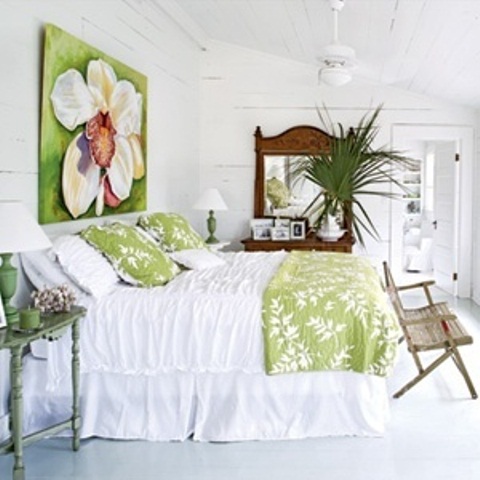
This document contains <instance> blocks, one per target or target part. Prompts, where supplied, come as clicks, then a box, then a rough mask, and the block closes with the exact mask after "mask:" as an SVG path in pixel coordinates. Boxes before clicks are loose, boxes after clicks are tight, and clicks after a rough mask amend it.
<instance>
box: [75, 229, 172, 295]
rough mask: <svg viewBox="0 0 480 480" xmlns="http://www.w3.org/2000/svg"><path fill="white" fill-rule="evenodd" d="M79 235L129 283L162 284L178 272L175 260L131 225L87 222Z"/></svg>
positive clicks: (137, 284) (150, 285)
mask: <svg viewBox="0 0 480 480" xmlns="http://www.w3.org/2000/svg"><path fill="white" fill-rule="evenodd" d="M81 237H82V238H83V239H85V240H86V241H87V242H88V243H89V244H90V245H92V246H93V247H95V248H96V249H97V250H99V251H100V252H101V253H103V254H104V255H105V256H106V257H107V259H108V260H109V261H110V263H111V264H112V265H113V268H114V269H115V270H116V271H117V273H118V275H119V276H120V277H121V278H122V280H124V281H125V282H127V283H130V284H132V285H136V286H139V287H154V286H158V285H164V284H166V283H167V282H168V281H170V280H171V279H172V278H173V277H175V275H177V274H178V273H179V272H180V269H179V268H178V266H177V265H176V264H175V262H173V261H172V260H170V258H169V257H168V255H166V254H165V253H164V252H162V251H161V250H160V249H159V248H158V247H157V245H155V243H154V242H153V241H151V240H149V239H148V238H147V237H146V236H145V234H143V233H142V232H141V231H139V230H137V229H136V228H135V227H131V226H128V225H124V224H122V223H114V224H112V225H107V226H104V227H100V226H95V225H91V226H90V227H88V228H87V229H85V230H84V231H83V232H82V233H81Z"/></svg>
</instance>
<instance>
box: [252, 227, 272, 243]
mask: <svg viewBox="0 0 480 480" xmlns="http://www.w3.org/2000/svg"><path fill="white" fill-rule="evenodd" d="M271 231H272V227H253V228H252V238H253V239H254V240H270V239H271V238H272V234H271Z"/></svg>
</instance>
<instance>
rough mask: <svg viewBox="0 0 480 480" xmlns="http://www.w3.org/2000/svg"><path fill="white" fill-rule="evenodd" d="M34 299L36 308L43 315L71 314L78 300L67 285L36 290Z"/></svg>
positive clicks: (33, 295)
mask: <svg viewBox="0 0 480 480" xmlns="http://www.w3.org/2000/svg"><path fill="white" fill-rule="evenodd" d="M32 298H33V303H34V306H35V308H38V309H39V310H40V311H41V312H42V313H58V312H69V311H70V309H71V308H72V305H73V304H74V303H75V300H76V297H75V293H74V292H73V290H72V289H71V288H70V287H69V286H68V285H67V284H64V285H60V286H58V287H53V288H44V289H42V290H36V291H35V292H33V293H32Z"/></svg>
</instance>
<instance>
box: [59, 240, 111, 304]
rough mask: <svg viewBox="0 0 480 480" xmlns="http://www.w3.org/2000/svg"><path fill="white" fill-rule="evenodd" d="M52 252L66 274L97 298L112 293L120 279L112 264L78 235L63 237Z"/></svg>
mask: <svg viewBox="0 0 480 480" xmlns="http://www.w3.org/2000/svg"><path fill="white" fill-rule="evenodd" d="M52 251H53V253H54V255H55V256H56V257H57V260H58V262H59V263H60V265H61V266H62V268H63V270H64V271H65V273H66V274H67V275H68V276H69V277H70V278H71V279H72V280H74V281H75V282H76V283H77V284H78V285H79V286H80V287H82V288H83V289H84V290H85V291H86V292H88V293H90V294H91V295H93V296H94V297H95V298H101V297H103V296H104V295H107V294H108V293H110V292H111V291H112V290H113V288H115V286H116V285H117V284H118V282H119V278H118V276H117V274H116V272H115V270H114V269H113V267H112V265H111V264H110V262H109V261H108V260H107V259H106V258H105V257H104V256H103V255H102V254H101V253H100V252H98V251H97V250H95V248H93V247H92V246H90V245H89V244H88V243H87V242H86V241H85V240H83V239H82V238H80V237H79V236H78V235H63V236H61V237H59V238H57V239H56V240H55V241H54V242H53V248H52Z"/></svg>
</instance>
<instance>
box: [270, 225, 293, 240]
mask: <svg viewBox="0 0 480 480" xmlns="http://www.w3.org/2000/svg"><path fill="white" fill-rule="evenodd" d="M271 233H272V240H273V241H277V242H278V241H286V240H290V228H288V227H273V228H272V229H271Z"/></svg>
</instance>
